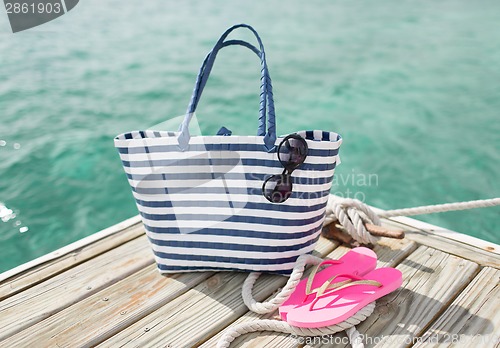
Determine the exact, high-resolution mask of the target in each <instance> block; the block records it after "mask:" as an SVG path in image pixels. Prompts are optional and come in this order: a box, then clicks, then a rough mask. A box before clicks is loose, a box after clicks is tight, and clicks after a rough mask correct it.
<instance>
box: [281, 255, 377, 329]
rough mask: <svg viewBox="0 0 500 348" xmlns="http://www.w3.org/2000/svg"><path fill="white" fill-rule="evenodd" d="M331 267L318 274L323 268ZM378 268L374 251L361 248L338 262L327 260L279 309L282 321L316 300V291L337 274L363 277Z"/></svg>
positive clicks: (301, 283) (316, 268)
mask: <svg viewBox="0 0 500 348" xmlns="http://www.w3.org/2000/svg"><path fill="white" fill-rule="evenodd" d="M324 265H329V267H327V268H325V269H323V270H322V271H320V272H318V269H319V268H320V267H321V266H324ZM376 266H377V254H375V252H373V250H371V249H368V248H365V247H359V248H354V249H352V250H349V251H348V252H347V253H346V254H345V255H344V256H342V257H341V258H340V259H338V260H325V261H323V262H322V263H321V264H319V265H318V266H316V267H315V268H314V269H313V271H312V272H311V274H310V276H309V277H308V278H307V279H303V280H302V281H301V282H300V283H299V284H298V285H297V287H296V288H295V291H294V292H293V293H292V295H290V297H289V298H288V299H287V300H286V301H285V302H284V303H283V304H282V305H281V306H280V307H279V313H280V316H281V320H283V321H286V320H287V313H288V312H289V311H290V310H292V309H293V308H295V307H297V306H303V305H305V304H307V303H310V302H312V301H313V300H314V298H315V295H314V294H315V293H316V289H318V287H319V286H321V285H323V284H324V283H325V282H326V281H327V280H328V279H330V278H331V277H332V276H334V275H336V274H344V273H347V274H352V275H357V276H362V275H364V274H366V273H368V272H370V271H373V270H374V269H375V267H376Z"/></svg>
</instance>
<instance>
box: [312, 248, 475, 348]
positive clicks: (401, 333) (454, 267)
mask: <svg viewBox="0 0 500 348" xmlns="http://www.w3.org/2000/svg"><path fill="white" fill-rule="evenodd" d="M396 268H397V269H399V270H401V272H402V273H403V285H402V287H401V288H400V289H399V290H397V291H395V292H393V293H391V294H389V295H387V296H384V297H383V298H382V299H380V300H378V301H377V306H376V308H375V311H374V313H373V314H372V315H371V316H370V317H368V318H367V319H366V320H365V321H364V322H363V323H361V324H360V325H358V326H357V329H358V331H359V332H360V333H361V334H362V335H364V337H365V339H364V343H365V347H366V348H369V347H375V346H376V347H377V348H381V347H390V348H393V347H408V346H410V345H411V344H412V342H413V339H415V337H417V336H419V335H421V334H422V333H423V332H424V331H425V329H426V328H427V327H428V326H429V325H430V323H432V322H433V321H434V320H435V319H436V318H437V317H438V316H439V315H440V314H441V313H443V311H444V310H445V309H446V308H447V307H448V306H449V304H450V303H451V302H452V301H453V299H454V298H455V297H456V296H457V295H458V294H459V293H460V292H461V291H462V290H463V289H464V288H465V286H466V285H467V284H469V283H470V282H471V280H472V279H473V278H474V276H475V274H476V273H477V271H478V270H479V267H478V265H477V264H475V263H473V262H471V261H468V260H464V259H461V258H459V257H456V256H454V255H450V254H447V253H444V252H442V251H439V250H435V249H432V248H429V247H427V246H420V247H419V248H418V249H417V250H416V251H415V252H414V253H412V254H411V255H410V256H408V257H407V258H406V259H405V260H403V262H401V263H400V264H399V265H398V267H396ZM345 346H346V347H348V345H345ZM321 347H325V346H321Z"/></svg>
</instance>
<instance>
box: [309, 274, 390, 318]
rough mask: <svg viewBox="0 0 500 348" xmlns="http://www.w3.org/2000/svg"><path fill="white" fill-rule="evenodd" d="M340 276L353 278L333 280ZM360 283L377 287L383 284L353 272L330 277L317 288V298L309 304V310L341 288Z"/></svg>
mask: <svg viewBox="0 0 500 348" xmlns="http://www.w3.org/2000/svg"><path fill="white" fill-rule="evenodd" d="M340 277H349V278H351V279H347V280H344V281H340V282H333V281H334V280H335V279H337V278H340ZM353 279H356V280H353ZM360 285H369V286H375V287H377V288H380V287H381V286H382V284H381V283H380V282H378V281H376V280H369V279H362V278H360V277H357V276H354V275H352V274H339V275H336V276H333V277H332V278H330V279H328V280H327V281H326V282H324V283H323V285H322V286H321V287H319V288H318V289H317V291H316V298H315V299H314V301H313V302H312V303H311V305H310V306H309V310H313V309H314V305H315V304H316V303H317V302H318V300H319V299H322V298H325V297H327V296H330V295H332V294H334V293H335V292H337V291H339V290H343V289H346V288H349V287H352V286H360ZM332 302H333V301H332Z"/></svg>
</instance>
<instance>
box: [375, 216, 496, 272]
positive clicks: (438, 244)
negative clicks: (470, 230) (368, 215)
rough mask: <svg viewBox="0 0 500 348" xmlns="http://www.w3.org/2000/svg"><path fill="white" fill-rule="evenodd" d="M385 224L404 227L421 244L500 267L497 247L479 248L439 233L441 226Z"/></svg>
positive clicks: (385, 221) (407, 233)
mask: <svg viewBox="0 0 500 348" xmlns="http://www.w3.org/2000/svg"><path fill="white" fill-rule="evenodd" d="M383 225H384V226H387V227H388V228H391V227H393V228H402V229H404V231H405V235H406V237H407V238H409V239H411V240H414V241H416V242H417V243H419V244H423V245H427V246H430V247H432V248H433V249H438V250H441V251H444V252H446V253H448V254H452V255H455V256H458V257H461V258H463V259H467V260H470V261H473V262H475V263H477V264H479V265H481V266H489V267H494V268H498V269H500V256H499V255H498V254H496V252H493V251H496V248H493V249H492V251H488V249H482V248H477V247H474V246H471V245H469V244H466V243H462V242H460V241H459V240H456V239H451V238H447V237H446V233H445V232H442V233H438V232H439V227H436V229H431V230H423V229H419V228H416V227H413V226H409V225H404V224H401V223H399V222H395V221H390V220H385V219H384V220H383Z"/></svg>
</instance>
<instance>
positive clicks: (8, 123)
mask: <svg viewBox="0 0 500 348" xmlns="http://www.w3.org/2000/svg"><path fill="white" fill-rule="evenodd" d="M241 22H244V23H248V24H251V25H253V26H254V27H255V28H256V29H257V30H258V32H259V33H260V34H261V36H262V39H263V41H264V44H265V46H266V52H267V57H268V64H269V68H270V72H271V76H272V78H273V85H274V95H275V99H276V113H277V122H278V125H277V126H278V133H280V134H287V133H291V132H294V131H297V130H302V129H324V130H332V131H336V132H338V133H340V134H341V135H342V136H343V138H344V143H343V145H342V148H341V158H342V164H341V165H340V166H339V167H338V169H337V171H336V178H335V185H334V187H333V189H332V192H334V193H336V194H338V195H342V196H344V197H351V198H353V197H354V198H358V199H362V200H364V201H365V202H367V203H368V204H371V205H374V206H377V207H380V208H384V209H394V208H403V207H412V206H419V205H427V204H437V203H447V202H455V201H466V200H473V199H483V198H492V197H495V196H499V195H500V186H499V177H500V175H499V174H500V140H499V139H500V137H499V134H500V123H499V121H500V120H499V119H500V2H498V1H482V0H480V1H467V0H458V1H457V0H455V1H451V0H444V1H419V2H418V3H416V2H414V1H401V0H390V1H354V2H352V1H349V2H348V1H326V0H325V1H298V0H292V1H286V2H285V1H277V0H270V1H260V2H256V1H194V0H190V1H182V2H181V1H160V0H150V1H118V0H99V1H97V0H84V1H83V0H82V1H81V2H80V3H79V4H78V5H77V6H76V7H75V8H74V9H73V10H72V11H70V12H69V13H67V14H65V15H63V16H62V17H60V18H58V19H56V20H54V21H52V22H50V23H47V24H44V25H42V26H40V27H38V28H35V29H32V30H28V31H25V32H20V33H16V34H12V33H11V32H9V30H10V27H9V24H8V22H7V16H6V15H5V13H4V12H3V10H2V11H0V202H2V203H1V204H0V218H1V220H0V255H1V256H0V271H5V270H7V269H10V268H12V267H15V266H17V265H19V264H21V263H24V262H27V261H29V260H31V259H34V258H36V257H38V256H41V255H43V254H45V253H48V252H50V251H53V250H55V249H57V248H60V247H62V246H64V245H67V244H68V243H71V242H74V241H76V240H78V239H81V238H83V237H85V236H88V235H91V234H92V233H95V232H97V231H99V230H101V229H103V228H106V227H108V226H110V225H112V224H115V223H118V222H120V221H121V220H124V219H126V218H129V217H131V216H133V215H136V214H137V210H136V207H135V204H134V201H133V199H132V194H131V191H130V188H129V186H128V183H127V180H126V177H125V175H124V172H123V169H122V167H121V163H120V160H119V157H118V154H117V152H116V150H115V149H114V147H113V137H114V136H116V135H117V134H118V133H121V132H124V131H129V130H137V129H147V128H150V127H152V126H154V125H156V124H159V123H162V122H163V121H165V120H168V119H170V118H172V117H176V116H179V115H182V114H183V113H184V111H185V109H186V106H187V103H188V101H189V98H190V95H191V91H192V88H193V84H194V80H195V77H196V74H197V71H198V68H199V66H200V64H201V62H202V60H203V58H204V56H205V54H206V53H207V52H208V51H209V50H210V48H211V46H212V45H213V44H214V42H215V41H216V39H217V38H218V36H219V35H220V34H221V33H222V32H223V31H224V30H225V29H226V28H227V27H229V26H231V25H232V24H236V23H241ZM233 37H234V38H236V37H238V38H243V39H247V40H252V37H251V36H250V35H249V34H248V33H245V32H241V33H239V34H237V35H234V36H233ZM259 75H260V66H259V62H258V59H256V57H255V56H254V55H253V54H251V53H250V51H248V50H246V49H244V48H235V47H231V48H226V49H225V50H224V52H221V53H220V55H219V57H218V59H217V62H216V64H215V67H214V70H213V74H212V77H211V79H210V81H209V83H208V85H207V87H206V89H205V93H204V95H203V98H202V101H201V103H200V105H199V108H198V112H197V117H198V120H199V124H200V127H201V131H202V133H203V134H207V135H212V134H215V133H216V132H217V130H218V129H219V128H220V126H222V125H224V126H226V127H227V128H229V129H231V130H232V131H233V134H242V135H250V134H254V133H255V131H256V128H257V116H258V102H259ZM172 130H175V129H172ZM499 212H500V208H488V209H478V210H471V211H462V212H455V213H443V214H435V215H426V216H420V217H418V218H419V219H421V220H423V221H427V222H430V223H433V224H436V225H439V226H442V227H445V228H448V229H452V230H456V231H459V232H463V233H466V234H469V235H472V236H475V237H479V238H482V239H486V240H488V241H492V242H495V243H500V232H499V228H498V225H499V222H500V216H499Z"/></svg>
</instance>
